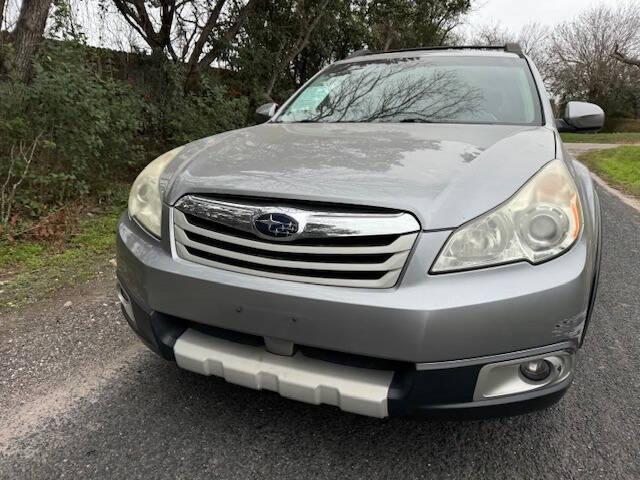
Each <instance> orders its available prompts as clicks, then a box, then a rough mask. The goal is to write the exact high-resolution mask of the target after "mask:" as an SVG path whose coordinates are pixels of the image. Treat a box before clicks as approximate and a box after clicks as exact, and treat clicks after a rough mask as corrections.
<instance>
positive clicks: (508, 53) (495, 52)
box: [335, 44, 524, 63]
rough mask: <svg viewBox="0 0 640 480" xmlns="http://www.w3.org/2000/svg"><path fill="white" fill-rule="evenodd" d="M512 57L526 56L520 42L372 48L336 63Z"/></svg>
mask: <svg viewBox="0 0 640 480" xmlns="http://www.w3.org/2000/svg"><path fill="white" fill-rule="evenodd" d="M428 56H439V57H443V56H446V57H453V56H455V57H462V56H465V57H468V56H473V57H510V58H518V57H520V58H524V54H523V53H522V50H521V48H520V46H519V45H518V44H507V45H504V46H460V47H423V48H407V49H402V50H391V51H387V52H376V51H371V50H360V51H358V52H355V53H353V54H351V55H350V56H348V57H347V58H345V59H343V60H339V61H338V62H335V63H351V62H369V61H375V60H386V59H393V58H416V57H428Z"/></svg>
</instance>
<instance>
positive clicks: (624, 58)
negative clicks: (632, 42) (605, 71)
mask: <svg viewBox="0 0 640 480" xmlns="http://www.w3.org/2000/svg"><path fill="white" fill-rule="evenodd" d="M611 55H612V56H613V58H615V59H616V60H619V61H621V62H622V63H626V64H627V65H635V66H636V67H638V68H640V57H638V58H635V57H630V56H628V55H625V54H624V53H622V52H621V51H620V45H618V44H616V45H615V47H614V48H613V52H612V53H611Z"/></svg>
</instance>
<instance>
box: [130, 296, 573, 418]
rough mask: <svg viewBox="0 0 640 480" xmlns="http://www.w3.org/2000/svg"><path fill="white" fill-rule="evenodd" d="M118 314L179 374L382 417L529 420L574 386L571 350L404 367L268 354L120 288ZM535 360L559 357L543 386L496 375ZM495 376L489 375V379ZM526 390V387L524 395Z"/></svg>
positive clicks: (252, 342) (559, 347) (321, 355)
mask: <svg viewBox="0 0 640 480" xmlns="http://www.w3.org/2000/svg"><path fill="white" fill-rule="evenodd" d="M119 288H120V300H121V303H122V307H123V313H124V315H125V317H126V319H127V321H128V322H129V324H130V325H131V327H132V329H133V330H134V332H136V334H138V336H139V337H140V338H141V339H142V341H143V342H144V343H145V344H146V345H147V346H148V347H149V348H150V349H152V350H153V351H155V352H156V353H158V354H159V355H160V356H162V357H164V358H166V359H167V360H172V361H175V362H176V363H177V364H178V366H179V367H181V368H184V369H185V370H190V371H192V372H196V373H199V374H202V375H214V376H218V377H222V378H224V379H225V380H226V381H227V382H229V383H234V384H237V385H242V386H245V387H249V388H253V389H255V390H269V391H274V392H277V393H279V394H280V395H282V396H284V397H286V398H290V399H293V400H297V401H302V402H306V403H310V404H315V405H319V404H326V405H333V406H336V407H338V408H340V409H341V410H344V411H347V412H352V413H357V414H360V415H367V416H372V417H378V418H384V417H388V416H408V415H420V416H437V417H448V418H457V419H459V418H486V417H489V416H505V415H516V414H521V413H526V412H529V411H532V410H537V409H540V408H545V407H547V406H550V405H552V404H553V403H555V402H557V401H558V400H560V398H561V397H562V396H563V395H564V393H565V392H566V390H567V389H568V388H569V386H570V385H571V382H572V380H573V374H574V363H575V362H574V359H575V349H574V347H573V345H572V344H571V343H568V342H565V343H561V344H555V345H550V346H548V347H543V348H537V349H531V350H527V351H521V352H513V353H510V354H503V355H497V356H492V357H481V358H475V359H467V360H464V361H458V362H441V363H433V364H421V365H415V364H408V363H404V362H391V361H384V360H380V359H373V358H369V357H359V356H352V355H345V354H340V353H337V352H332V351H326V350H319V349H314V348H307V347H300V348H299V349H298V350H297V351H296V352H295V354H294V355H292V356H283V355H276V354H273V353H271V352H269V351H268V350H267V349H266V348H265V344H264V342H263V341H262V338H261V337H257V336H253V335H247V334H241V333H238V332H234V331H230V330H224V329H219V328H216V327H207V326H204V325H199V324H194V323H193V322H189V321H185V320H182V319H178V318H175V317H170V316H167V315H164V314H159V313H157V312H153V313H151V314H146V313H145V312H144V311H143V310H141V309H140V307H139V306H138V305H136V304H135V303H133V302H132V301H131V299H130V297H129V295H128V293H127V292H126V291H125V289H124V288H123V287H122V285H120V287H119ZM540 358H549V359H554V358H564V359H565V360H566V361H565V362H563V363H562V364H561V366H562V368H561V369H558V371H554V372H553V373H552V375H551V376H550V377H549V379H548V380H545V381H540V382H529V381H527V380H526V379H525V378H524V377H522V376H517V375H516V376H515V377H514V376H511V377H509V376H505V375H504V373H500V370H501V369H502V370H504V369H505V368H507V369H508V368H510V367H511V366H514V365H515V366H517V365H519V364H520V363H522V362H524V361H528V360H532V359H540ZM496 371H497V372H498V374H497V375H493V374H492V372H496ZM523 387H524V388H523Z"/></svg>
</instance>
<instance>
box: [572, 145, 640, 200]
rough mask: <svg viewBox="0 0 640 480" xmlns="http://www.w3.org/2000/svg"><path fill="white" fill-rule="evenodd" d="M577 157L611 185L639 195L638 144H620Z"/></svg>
mask: <svg viewBox="0 0 640 480" xmlns="http://www.w3.org/2000/svg"><path fill="white" fill-rule="evenodd" d="M579 159H580V160H581V161H583V162H584V163H586V164H587V165H588V166H589V168H590V169H591V170H593V171H594V172H595V173H596V174H597V175H599V176H601V177H602V178H604V179H605V180H606V181H607V182H608V183H610V184H611V185H612V186H614V187H616V188H618V189H620V190H622V191H623V192H626V193H629V194H631V195H636V196H640V146H639V147H636V146H630V145H628V146H621V147H617V148H612V149H610V150H596V151H593V152H589V153H585V154H582V155H581V156H580V157H579Z"/></svg>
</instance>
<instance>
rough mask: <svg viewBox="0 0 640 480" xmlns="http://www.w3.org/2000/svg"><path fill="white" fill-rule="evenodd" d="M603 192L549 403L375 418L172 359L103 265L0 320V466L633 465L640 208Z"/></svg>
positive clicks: (125, 469) (238, 471)
mask: <svg viewBox="0 0 640 480" xmlns="http://www.w3.org/2000/svg"><path fill="white" fill-rule="evenodd" d="M601 199H602V206H603V212H604V232H605V237H604V248H605V249H604V263H603V271H602V280H601V295H600V296H599V300H598V303H597V307H596V312H595V318H594V320H593V324H592V327H591V330H590V336H589V338H588V342H587V344H586V346H585V348H584V349H583V350H582V351H581V353H580V366H579V369H578V372H577V377H576V381H575V384H574V386H573V388H572V389H571V390H570V391H569V393H568V394H567V395H566V396H565V398H564V400H563V401H562V402H561V403H560V404H559V405H557V406H555V407H553V408H552V409H550V410H548V411H545V412H538V413H534V414H530V415H527V416H522V417H517V418H510V419H499V420H486V421H474V422H440V421H422V420H413V419H412V420H409V419H390V420H384V421H379V420H375V419H369V418H364V417H358V416H355V415H350V414H346V413H341V412H339V411H338V410H335V409H333V408H331V407H312V406H307V405H304V404H300V403H295V402H292V401H288V400H285V399H283V398H281V397H279V396H277V395H275V394H270V393H260V392H254V391H252V390H247V389H244V388H241V387H236V386H233V385H228V384H225V383H223V382H222V381H220V380H218V379H215V378H204V377H199V376H197V375H195V374H191V373H189V372H184V371H180V370H178V369H177V368H176V367H175V366H174V365H173V364H171V363H168V362H165V361H163V360H160V359H159V358H156V357H155V356H154V355H153V354H151V353H149V352H147V351H146V350H145V349H144V348H143V347H141V346H140V345H139V343H138V342H137V341H136V340H135V339H134V337H133V335H132V334H131V333H130V332H129V330H128V327H127V326H126V324H125V323H124V322H123V321H122V319H121V317H120V314H119V311H118V308H117V305H116V298H115V296H114V295H113V293H112V285H113V272H112V271H109V272H107V271H105V274H104V275H103V276H102V277H101V278H99V279H98V280H96V281H95V282H93V283H91V284H89V285H86V286H85V287H83V288H80V289H75V290H70V291H65V292H61V293H60V294H59V295H58V296H57V297H56V298H53V299H52V300H51V301H50V302H48V303H47V304H45V305H39V306H38V307H37V308H35V307H34V308H32V309H30V310H26V311H22V312H19V313H17V314H12V315H11V316H9V317H6V316H5V317H4V318H2V319H1V320H0V326H1V328H0V364H1V365H2V368H0V478H2V479H23V478H30V479H31V478H103V477H104V478H132V479H133V478H184V479H198V478H224V479H250V478H259V479H265V478H278V479H289V478H290V479H296V480H298V479H307V478H326V479H343V478H358V479H361V478H366V479H374V478H399V479H412V478H438V479H448V478H451V479H460V478H482V479H500V478H514V479H541V478H550V479H560V478H565V479H592V478H602V479H618V478H620V479H622V478H628V479H638V478H640V340H639V339H640V298H639V297H640V295H639V292H640V213H638V212H636V211H635V210H633V209H631V208H630V207H628V206H626V205H624V204H622V203H621V202H620V201H619V200H618V199H616V198H614V197H612V196H611V195H609V194H608V193H606V192H604V191H602V192H601ZM68 300H70V301H72V302H73V305H72V306H70V307H68V308H64V307H63V304H64V303H65V302H66V301H68Z"/></svg>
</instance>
